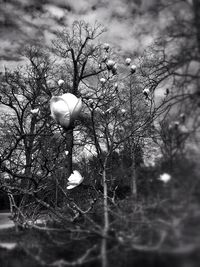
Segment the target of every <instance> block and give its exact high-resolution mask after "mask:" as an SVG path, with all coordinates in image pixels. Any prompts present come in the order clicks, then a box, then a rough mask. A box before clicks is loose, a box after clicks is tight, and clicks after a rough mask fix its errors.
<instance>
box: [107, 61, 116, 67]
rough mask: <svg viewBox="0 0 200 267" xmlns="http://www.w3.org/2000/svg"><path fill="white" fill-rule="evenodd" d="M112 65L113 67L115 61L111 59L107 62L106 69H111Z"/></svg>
mask: <svg viewBox="0 0 200 267" xmlns="http://www.w3.org/2000/svg"><path fill="white" fill-rule="evenodd" d="M114 65H115V61H114V60H112V59H109V60H108V62H107V67H108V69H112V68H113V67H114Z"/></svg>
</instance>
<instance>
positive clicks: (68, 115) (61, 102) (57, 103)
mask: <svg viewBox="0 0 200 267" xmlns="http://www.w3.org/2000/svg"><path fill="white" fill-rule="evenodd" d="M81 108H82V101H81V98H77V97H76V96H75V95H73V94H70V93H66V94H63V95H62V96H53V97H52V98H51V100H50V109H51V116H52V117H53V119H54V120H55V121H56V122H57V123H58V124H60V125H61V126H62V127H64V128H66V129H67V128H68V127H69V126H70V124H71V123H72V122H73V121H74V120H75V119H77V117H78V116H79V114H80V112H81Z"/></svg>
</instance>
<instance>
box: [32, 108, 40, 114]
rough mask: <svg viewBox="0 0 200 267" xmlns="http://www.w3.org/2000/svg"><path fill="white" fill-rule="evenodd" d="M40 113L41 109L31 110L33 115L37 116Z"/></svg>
mask: <svg viewBox="0 0 200 267" xmlns="http://www.w3.org/2000/svg"><path fill="white" fill-rule="evenodd" d="M38 113H39V108H35V109H31V114H33V115H36V114H38Z"/></svg>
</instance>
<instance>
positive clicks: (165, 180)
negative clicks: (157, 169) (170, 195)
mask: <svg viewBox="0 0 200 267" xmlns="http://www.w3.org/2000/svg"><path fill="white" fill-rule="evenodd" d="M158 180H160V181H162V182H163V183H168V182H169V181H170V180H171V175H170V174H168V173H163V174H161V175H160V176H159V178H158Z"/></svg>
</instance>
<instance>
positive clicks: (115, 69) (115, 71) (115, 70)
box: [112, 64, 117, 75]
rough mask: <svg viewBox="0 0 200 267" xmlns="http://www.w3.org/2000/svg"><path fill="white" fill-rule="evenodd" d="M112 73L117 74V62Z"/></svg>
mask: <svg viewBox="0 0 200 267" xmlns="http://www.w3.org/2000/svg"><path fill="white" fill-rule="evenodd" d="M112 74H113V75H116V74H117V64H115V65H114V66H113V67H112Z"/></svg>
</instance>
